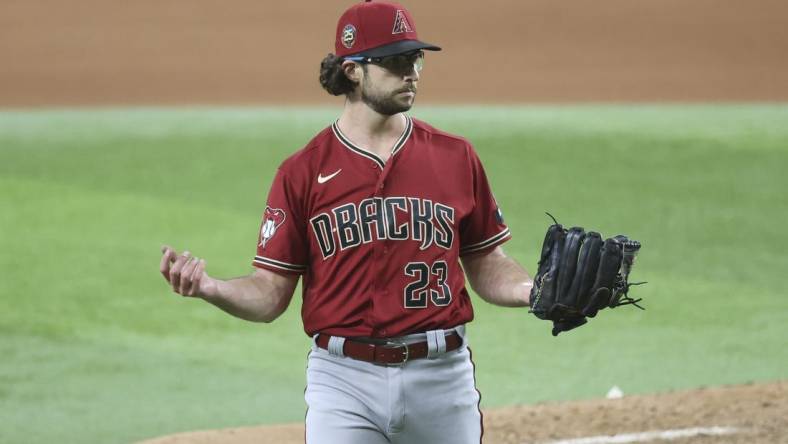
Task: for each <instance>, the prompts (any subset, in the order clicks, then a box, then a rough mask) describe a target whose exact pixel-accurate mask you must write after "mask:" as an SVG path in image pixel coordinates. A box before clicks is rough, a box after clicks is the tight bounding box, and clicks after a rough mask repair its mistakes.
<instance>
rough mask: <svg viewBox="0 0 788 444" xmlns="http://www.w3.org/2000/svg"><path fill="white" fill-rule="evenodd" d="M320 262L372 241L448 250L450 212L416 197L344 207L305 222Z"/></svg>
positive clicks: (451, 235) (451, 238)
mask: <svg viewBox="0 0 788 444" xmlns="http://www.w3.org/2000/svg"><path fill="white" fill-rule="evenodd" d="M309 222H310V224H311V225H312V231H313V232H314V234H315V238H316V240H317V244H318V245H319V246H320V252H321V253H322V254H323V259H324V260H325V259H327V258H329V257H331V256H333V255H334V254H335V253H336V251H337V247H339V250H340V251H343V250H347V249H348V248H353V247H356V246H358V245H361V244H362V243H364V244H366V243H369V242H372V241H373V240H384V239H389V240H414V241H418V242H421V245H420V247H419V248H420V249H421V250H426V249H427V248H429V247H430V246H431V245H433V244H434V245H437V246H438V247H440V248H443V249H446V250H449V249H450V248H451V246H452V243H453V242H454V208H452V207H450V206H448V205H443V204H441V203H438V202H433V201H431V200H429V199H421V198H418V197H385V198H383V197H373V198H369V199H364V200H362V201H361V202H359V203H358V204H355V203H352V202H351V203H346V204H343V205H340V206H338V207H335V208H334V209H332V210H331V211H330V212H325V213H320V214H318V215H317V216H314V217H313V218H311V219H310V220H309Z"/></svg>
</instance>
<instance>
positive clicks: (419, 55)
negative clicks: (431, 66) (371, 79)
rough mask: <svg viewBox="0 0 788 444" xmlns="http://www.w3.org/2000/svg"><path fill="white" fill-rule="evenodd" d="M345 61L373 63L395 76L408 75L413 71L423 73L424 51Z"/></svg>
mask: <svg viewBox="0 0 788 444" xmlns="http://www.w3.org/2000/svg"><path fill="white" fill-rule="evenodd" d="M345 60H350V61H351V62H358V63H371V64H373V65H378V66H380V67H381V68H383V69H386V70H388V71H391V72H392V73H394V74H408V73H410V72H411V71H412V70H414V69H415V70H416V72H421V70H422V69H424V51H422V50H418V51H412V52H406V53H404V54H395V55H390V56H386V57H363V56H353V57H345Z"/></svg>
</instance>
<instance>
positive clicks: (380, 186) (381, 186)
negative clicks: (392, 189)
mask: <svg viewBox="0 0 788 444" xmlns="http://www.w3.org/2000/svg"><path fill="white" fill-rule="evenodd" d="M383 186H384V185H383V182H381V183H380V185H379V186H378V188H380V189H381V190H382V189H383Z"/></svg>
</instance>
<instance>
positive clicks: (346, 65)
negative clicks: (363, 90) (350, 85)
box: [342, 60, 364, 83]
mask: <svg viewBox="0 0 788 444" xmlns="http://www.w3.org/2000/svg"><path fill="white" fill-rule="evenodd" d="M342 71H343V72H344V73H345V77H347V78H348V79H350V81H351V82H355V83H359V82H361V79H362V77H363V76H364V70H363V69H361V65H360V64H358V63H356V62H351V61H350V60H345V61H344V62H342Z"/></svg>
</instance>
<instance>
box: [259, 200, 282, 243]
mask: <svg viewBox="0 0 788 444" xmlns="http://www.w3.org/2000/svg"><path fill="white" fill-rule="evenodd" d="M286 218H287V214H286V213H285V211H284V210H281V209H279V208H271V207H265V215H264V216H263V226H262V228H260V243H259V244H258V246H262V247H263V248H265V244H267V243H268V241H269V240H271V238H272V237H274V234H276V230H277V229H278V228H279V227H280V226H281V225H282V224H283V223H284V222H285V219H286Z"/></svg>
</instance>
